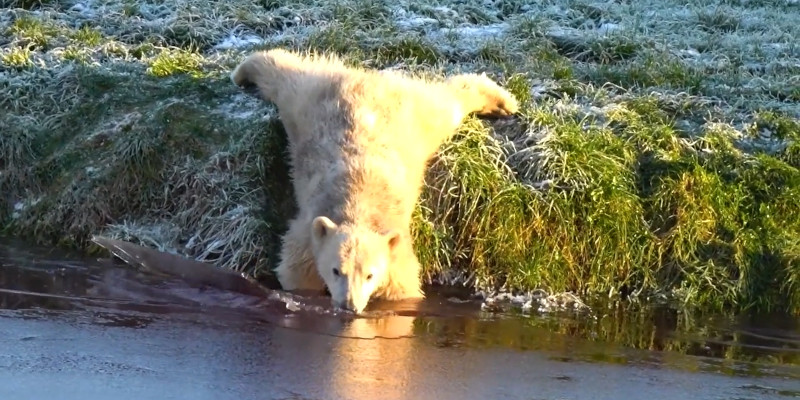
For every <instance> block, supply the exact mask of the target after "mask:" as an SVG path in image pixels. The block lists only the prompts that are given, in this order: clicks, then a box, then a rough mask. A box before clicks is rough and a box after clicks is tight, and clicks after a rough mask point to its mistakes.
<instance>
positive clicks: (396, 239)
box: [384, 231, 400, 250]
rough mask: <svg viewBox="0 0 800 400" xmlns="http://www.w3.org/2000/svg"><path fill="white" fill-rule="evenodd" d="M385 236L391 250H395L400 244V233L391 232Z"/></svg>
mask: <svg viewBox="0 0 800 400" xmlns="http://www.w3.org/2000/svg"><path fill="white" fill-rule="evenodd" d="M384 236H385V237H386V238H387V239H388V243H389V249H390V250H394V248H395V247H397V245H398V244H399V243H400V232H398V231H389V232H387V233H385V234H384Z"/></svg>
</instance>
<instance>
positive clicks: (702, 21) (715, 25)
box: [697, 8, 741, 33]
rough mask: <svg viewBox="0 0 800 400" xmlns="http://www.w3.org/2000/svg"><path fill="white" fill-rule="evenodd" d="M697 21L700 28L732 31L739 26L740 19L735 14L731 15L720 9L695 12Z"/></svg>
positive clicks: (709, 30)
mask: <svg viewBox="0 0 800 400" xmlns="http://www.w3.org/2000/svg"><path fill="white" fill-rule="evenodd" d="M697 23H698V25H699V26H700V28H701V29H703V30H705V31H707V32H726V33H729V32H733V31H735V30H737V29H738V28H739V26H740V25H741V21H740V20H739V18H738V17H737V16H735V15H731V14H730V13H728V12H725V11H723V10H720V9H718V8H717V9H714V10H713V11H712V10H702V11H699V12H698V13H697Z"/></svg>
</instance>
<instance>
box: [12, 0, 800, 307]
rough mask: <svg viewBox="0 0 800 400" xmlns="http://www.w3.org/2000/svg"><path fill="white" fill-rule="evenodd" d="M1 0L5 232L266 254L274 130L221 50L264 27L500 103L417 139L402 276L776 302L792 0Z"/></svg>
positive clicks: (795, 63) (790, 155) (245, 259)
mask: <svg viewBox="0 0 800 400" xmlns="http://www.w3.org/2000/svg"><path fill="white" fill-rule="evenodd" d="M9 4H10V6H9V7H7V8H3V9H2V10H0V31H1V32H2V35H0V38H1V39H0V91H2V94H1V95H0V107H2V109H3V110H4V111H7V112H4V113H3V114H2V115H0V131H2V132H3V134H2V135H0V193H3V195H2V196H0V220H2V223H3V225H4V227H5V229H6V231H7V232H9V233H11V234H16V235H23V236H27V237H31V238H35V239H37V240H39V241H42V242H49V243H61V244H64V245H71V246H76V247H82V248H83V247H87V246H88V242H87V239H88V237H89V236H90V235H92V234H104V235H108V236H111V237H116V238H121V239H125V240H131V241H134V242H137V243H141V244H145V245H147V246H151V247H154V248H158V249H161V250H163V251H169V252H174V253H180V254H184V255H188V256H191V257H194V258H197V259H200V260H204V261H208V262H212V263H215V264H217V265H220V266H221V267H225V268H235V269H241V270H246V271H248V272H251V273H254V274H256V275H261V274H264V275H268V273H269V272H268V271H269V267H271V266H274V265H275V262H276V261H277V250H278V247H279V241H278V238H279V237H280V234H281V233H282V230H283V229H285V221H286V218H287V217H288V216H289V215H290V214H291V212H292V211H293V209H294V208H293V207H294V205H293V204H292V199H291V187H290V182H289V180H288V173H287V166H286V163H285V158H284V156H283V149H284V147H285V137H284V136H283V133H282V131H281V127H280V124H279V122H278V120H277V118H276V114H275V112H274V108H272V107H271V106H269V105H267V104H265V103H264V102H262V101H260V100H258V99H256V98H254V97H252V96H250V95H247V94H244V93H242V92H241V91H239V90H238V89H236V88H234V87H232V84H231V83H230V81H229V79H228V77H227V76H228V73H229V71H230V69H231V68H232V67H233V66H234V65H235V64H236V63H237V62H238V61H239V60H241V58H242V57H243V54H244V53H245V52H247V51H251V50H253V49H257V48H268V47H273V46H286V47H290V48H296V49H311V50H315V51H332V52H337V53H339V54H341V55H342V56H344V57H345V58H346V59H347V60H348V62H351V63H353V64H359V65H364V66H368V67H373V68H395V69H404V70H409V71H412V72H413V73H419V74H423V75H439V74H443V73H452V72H456V71H476V72H484V71H485V72H487V73H488V74H490V75H491V76H492V77H493V78H496V79H498V80H499V81H501V82H503V83H504V84H505V85H506V86H507V87H508V88H509V89H510V90H511V91H512V92H513V93H514V94H515V95H516V96H517V97H518V98H519V99H520V101H521V102H522V103H523V104H524V110H523V113H522V115H521V116H520V118H518V119H517V120H515V121H510V122H509V121H498V122H482V121H478V120H476V119H470V120H469V121H467V122H466V124H465V125H464V128H463V129H462V131H461V132H460V133H459V135H457V136H456V137H455V138H454V140H453V141H451V142H450V143H448V144H446V145H445V146H443V149H442V152H441V153H440V155H439V156H438V157H437V159H436V160H434V162H433V163H432V165H431V170H430V173H429V174H428V180H427V187H426V190H425V192H424V194H423V196H422V199H421V201H420V203H419V207H418V208H417V210H416V213H415V221H414V227H413V229H414V232H415V235H416V237H417V238H418V253H419V254H420V258H421V259H422V260H423V262H424V264H425V267H426V269H425V272H426V279H427V281H428V282H433V283H445V284H457V285H467V286H470V287H472V288H474V289H476V290H477V291H478V292H479V293H483V295H484V297H485V298H487V304H489V303H492V302H495V303H496V302H503V301H510V302H511V303H514V304H517V305H519V306H521V307H523V308H525V309H527V308H530V309H534V308H537V307H540V306H544V307H545V308H548V307H549V308H559V307H564V306H566V307H572V308H577V309H581V308H582V306H581V304H583V303H582V302H580V299H578V298H573V297H571V296H570V295H568V293H575V294H576V295H578V296H580V297H582V298H589V297H593V296H601V297H609V296H610V297H612V298H615V299H616V298H627V299H630V300H639V301H648V302H652V301H662V300H668V299H672V300H675V301H679V302H682V303H683V304H685V305H704V306H713V307H734V308H746V307H751V306H756V307H762V308H767V309H771V308H783V309H791V310H794V311H797V310H800V269H798V268H799V267H798V265H800V242H798V241H797V238H798V237H800V221H798V216H800V209H799V208H800V206H799V205H798V202H797V201H796V199H797V198H800V194H799V193H797V192H798V191H799V190H800V189H798V187H799V186H798V185H800V182H799V179H800V178H798V167H800V143H798V138H800V128H798V126H800V125H798V118H800V107H799V106H798V104H800V80H798V77H800V48H799V47H798V46H797V44H796V40H795V39H794V38H796V37H800V32H799V31H798V30H799V29H800V28H798V24H797V23H796V21H797V15H798V13H800V6H798V4H797V2H791V1H785V2H780V1H778V2H766V1H724V2H719V1H711V0H704V1H700V2H693V3H691V4H688V3H686V2H678V1H656V0H648V1H637V2H610V3H609V2H597V1H544V2H542V1H532V0H531V1H506V0H490V1H483V0H481V1H478V0H467V1H456V0H440V1H436V2H412V1H399V2H389V1H383V0H336V1H332V2H322V3H320V2H316V3H313V4H312V3H309V2H307V1H299V0H290V1H285V2H273V1H266V2H252V1H243V0H233V1H200V0H179V1H173V2H162V1H136V2H134V1H119V0H66V1H59V2H27V1H12V2H10V3H9ZM544 293H551V294H552V295H544ZM559 293H560V294H559ZM570 299H572V300H570Z"/></svg>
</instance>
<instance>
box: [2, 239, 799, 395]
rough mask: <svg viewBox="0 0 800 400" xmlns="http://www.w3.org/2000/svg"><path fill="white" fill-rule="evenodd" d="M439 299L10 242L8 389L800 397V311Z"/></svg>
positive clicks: (6, 254)
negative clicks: (193, 279)
mask: <svg viewBox="0 0 800 400" xmlns="http://www.w3.org/2000/svg"><path fill="white" fill-rule="evenodd" d="M429 293H430V295H429V298H428V299H426V300H425V301H423V302H403V303H380V304H376V305H374V306H373V307H372V310H373V311H372V314H371V315H369V316H368V317H366V318H353V317H352V316H350V315H346V314H340V313H335V312H333V311H332V310H330V309H329V308H328V307H327V304H328V302H327V299H325V298H295V299H299V300H298V303H297V304H292V305H291V306H289V307H287V305H286V303H284V302H283V301H281V300H279V299H276V298H269V297H267V298H265V297H263V296H255V295H247V294H243V293H240V292H235V291H225V290H220V289H215V288H210V287H200V286H198V285H192V284H189V283H187V282H185V281H183V280H181V279H176V278H171V277H165V276H159V275H155V274H150V273H143V272H140V271H137V270H135V269H134V268H132V267H131V266H129V265H125V264H123V263H121V262H119V261H114V260H112V259H110V258H107V259H95V258H88V257H82V256H80V255H74V254H66V253H63V252H56V251H52V250H50V249H43V248H38V247H32V246H29V245H25V244H21V243H19V242H9V241H6V242H3V243H0V398H3V399H51V398H59V399H71V398H76V399H77V398H80V399H108V398H118V399H143V398H158V399H375V398H380V399H527V400H530V399H627V398H642V397H646V398H648V400H654V399H683V398H686V399H690V398H691V399H789V398H800V383H799V382H800V321H798V319H797V318H794V317H789V316H774V315H773V316H763V315H760V316H759V315H756V316H737V317H730V316H724V317H723V316H705V317H702V318H697V317H690V316H687V315H683V314H681V313H678V312H675V311H674V310H669V309H641V310H631V309H626V308H622V307H619V306H618V307H613V308H602V307H601V308H595V309H594V313H593V314H591V315H573V314H562V315H519V314H514V313H488V312H482V311H481V307H480V302H479V301H475V300H469V299H468V298H464V297H461V298H454V297H453V295H452V293H446V292H444V291H442V290H441V289H439V290H436V289H429Z"/></svg>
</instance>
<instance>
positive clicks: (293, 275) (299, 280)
mask: <svg viewBox="0 0 800 400" xmlns="http://www.w3.org/2000/svg"><path fill="white" fill-rule="evenodd" d="M306 225H307V224H302V223H300V221H298V220H297V219H295V220H292V221H291V222H290V223H289V230H288V231H287V232H286V234H285V235H284V236H283V242H282V244H281V254H280V258H281V261H280V264H278V267H277V268H276V269H275V273H276V275H277V276H278V281H279V282H280V284H281V287H282V288H283V290H287V291H294V290H303V291H306V290H308V291H319V292H323V291H325V282H324V281H323V280H322V277H320V276H319V273H318V272H317V268H316V264H315V262H314V256H313V254H312V253H311V246H310V244H311V242H310V237H309V232H310V229H308V228H306Z"/></svg>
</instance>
